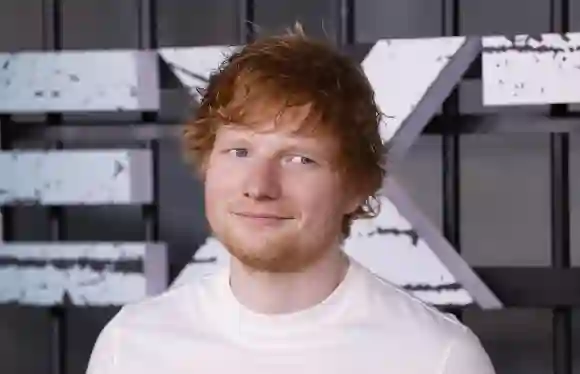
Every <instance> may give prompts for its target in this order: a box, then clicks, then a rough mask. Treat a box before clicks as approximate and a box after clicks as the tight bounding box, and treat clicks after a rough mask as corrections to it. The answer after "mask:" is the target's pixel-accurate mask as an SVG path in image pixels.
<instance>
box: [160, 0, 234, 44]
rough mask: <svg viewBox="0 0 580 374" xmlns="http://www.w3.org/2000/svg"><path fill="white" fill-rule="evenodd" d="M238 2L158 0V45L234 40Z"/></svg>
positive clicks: (225, 42) (229, 42)
mask: <svg viewBox="0 0 580 374" xmlns="http://www.w3.org/2000/svg"><path fill="white" fill-rule="evenodd" d="M238 2H239V1H235V0H212V1H183V0H163V1H158V2H157V27H158V34H157V35H158V39H159V40H158V42H159V45H160V46H162V47H168V46H195V45H210V44H233V43H236V42H237V41H238V36H237V7H236V4H237V3H238Z"/></svg>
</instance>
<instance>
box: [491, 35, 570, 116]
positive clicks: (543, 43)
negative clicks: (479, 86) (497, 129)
mask: <svg viewBox="0 0 580 374" xmlns="http://www.w3.org/2000/svg"><path fill="white" fill-rule="evenodd" d="M483 47H484V50H483V57H482V64H483V66H482V69H483V70H482V77H483V102H484V105H538V104H558V103H578V102H580V33H569V34H565V35H560V34H542V35H539V36H530V35H518V36H516V37H514V38H511V39H510V38H507V37H505V36H487V37H484V38H483Z"/></svg>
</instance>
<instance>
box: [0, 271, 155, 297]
mask: <svg viewBox="0 0 580 374" xmlns="http://www.w3.org/2000/svg"><path fill="white" fill-rule="evenodd" d="M65 293H67V294H68V295H69V297H70V299H71V301H72V303H73V304H74V305H78V306H88V305H90V306H101V305H123V304H126V303H130V302H134V301H138V300H140V299H143V298H144V297H146V296H147V292H146V279H145V275H144V274H138V273H128V274H123V273H114V272H111V271H107V270H103V271H95V270H93V269H90V268H86V267H85V268H83V267H80V266H74V267H72V268H70V269H66V270H62V269H56V268H55V267H53V266H51V265H47V266H46V267H44V268H21V267H17V266H15V265H14V266H5V267H0V303H15V304H22V305H36V306H49V305H58V304H61V303H62V302H63V300H64V296H65Z"/></svg>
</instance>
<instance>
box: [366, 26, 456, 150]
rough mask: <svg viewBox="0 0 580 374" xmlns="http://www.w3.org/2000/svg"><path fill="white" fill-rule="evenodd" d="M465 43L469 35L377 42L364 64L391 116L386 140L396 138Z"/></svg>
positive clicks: (384, 135) (386, 122)
mask: <svg viewBox="0 0 580 374" xmlns="http://www.w3.org/2000/svg"><path fill="white" fill-rule="evenodd" d="M464 42H465V37H444V38H422V39H384V40H379V41H377V42H376V43H375V45H374V46H373V48H372V49H371V51H370V52H369V54H368V55H367V57H366V58H365V59H364V61H363V62H362V67H363V70H364V72H365V74H366V75H367V77H368V79H369V81H370V82H371V84H372V86H373V88H374V90H375V95H376V101H377V104H378V106H379V108H380V110H381V112H382V113H383V114H385V115H386V116H387V118H385V120H384V121H383V122H382V124H381V128H380V131H381V137H382V138H383V141H388V140H390V139H391V138H392V137H393V135H394V134H395V133H396V132H397V130H398V129H399V128H400V126H401V124H402V122H403V121H404V120H405V119H406V118H407V117H408V116H409V114H411V112H412V111H413V109H414V108H415V106H416V105H417V104H418V103H419V101H420V100H421V98H422V97H423V96H424V95H425V92H426V91H427V89H428V88H429V87H430V86H431V84H432V83H433V82H434V81H435V79H436V78H437V76H438V75H439V73H440V72H441V70H443V68H444V67H445V66H446V65H447V63H448V62H449V59H450V58H451V57H452V56H453V55H454V54H455V53H456V52H457V51H458V50H459V48H460V47H461V46H462V45H463V43H464Z"/></svg>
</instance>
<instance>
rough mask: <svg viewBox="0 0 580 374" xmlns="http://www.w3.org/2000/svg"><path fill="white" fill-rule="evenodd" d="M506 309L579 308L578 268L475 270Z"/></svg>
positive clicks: (579, 282)
mask: <svg viewBox="0 0 580 374" xmlns="http://www.w3.org/2000/svg"><path fill="white" fill-rule="evenodd" d="M474 270H475V272H476V273H477V274H478V275H479V276H480V278H481V279H482V280H483V281H484V282H485V283H486V284H487V285H488V286H489V288H490V289H491V290H492V291H493V292H494V293H495V294H496V295H497V297H498V298H499V299H500V300H501V301H502V302H503V303H504V304H505V306H506V307H527V308H554V307H558V306H571V307H579V306H580V268H571V269H554V268H549V267H537V268H533V267H529V268H526V267H475V268H474Z"/></svg>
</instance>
